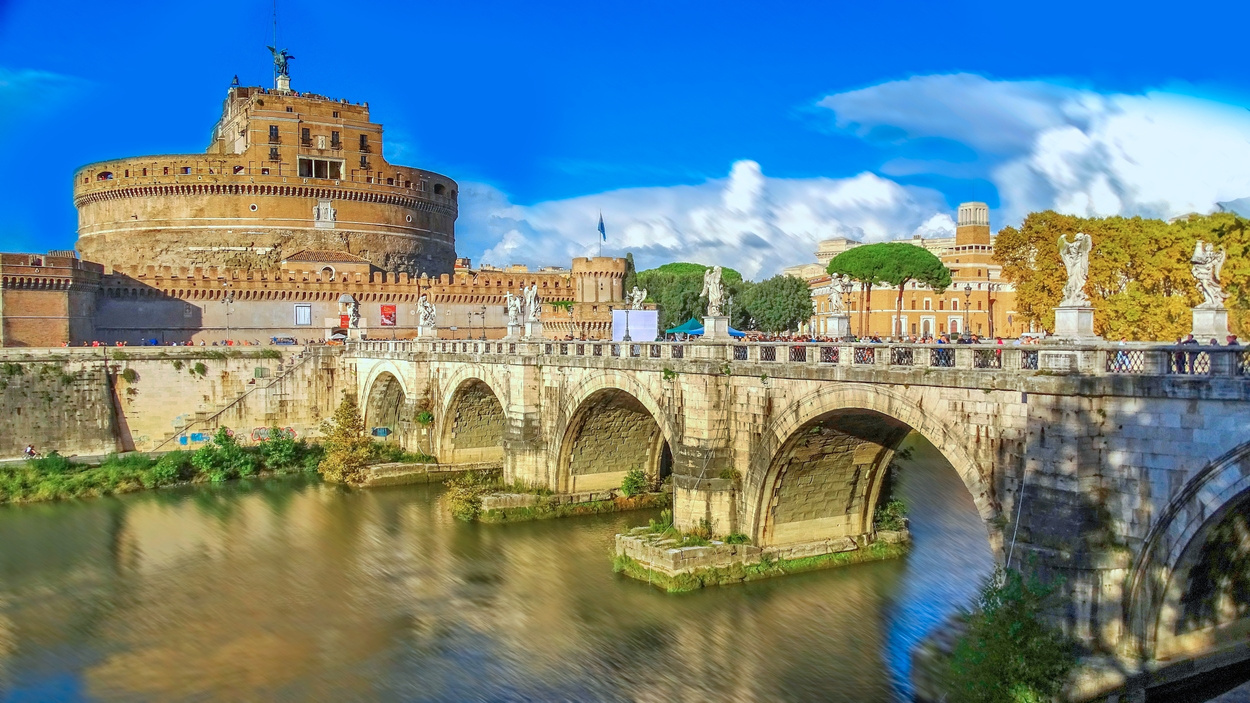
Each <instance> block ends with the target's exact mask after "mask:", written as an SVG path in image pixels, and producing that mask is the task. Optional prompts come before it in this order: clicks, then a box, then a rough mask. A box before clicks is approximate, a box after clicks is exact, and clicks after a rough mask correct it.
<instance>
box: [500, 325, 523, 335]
mask: <svg viewBox="0 0 1250 703" xmlns="http://www.w3.org/2000/svg"><path fill="white" fill-rule="evenodd" d="M520 337H521V325H520V323H517V324H515V325H514V324H511V323H509V324H508V335H507V336H506V337H504V339H519V338H520Z"/></svg>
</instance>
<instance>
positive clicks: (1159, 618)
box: [1124, 442, 1250, 659]
mask: <svg viewBox="0 0 1250 703" xmlns="http://www.w3.org/2000/svg"><path fill="white" fill-rule="evenodd" d="M1213 566H1214V567H1216V568H1212V567H1213ZM1213 577H1214V578H1213ZM1125 615H1126V629H1127V632H1126V633H1125V634H1126V637H1125V638H1124V642H1125V649H1126V650H1127V651H1128V652H1129V653H1131V654H1133V655H1136V656H1143V657H1146V658H1148V659H1168V658H1172V657H1175V656H1182V657H1183V655H1186V654H1192V653H1193V652H1196V651H1202V652H1209V651H1212V650H1214V649H1217V648H1221V647H1223V646H1226V645H1231V644H1233V643H1239V644H1241V643H1244V642H1245V639H1246V637H1247V634H1250V442H1245V443H1242V444H1240V445H1238V446H1237V447H1235V448H1234V449H1232V450H1230V451H1229V452H1227V453H1225V454H1224V455H1222V456H1220V457H1219V458H1217V459H1215V460H1214V461H1212V462H1210V463H1209V464H1207V466H1206V467H1204V468H1203V469H1202V470H1200V471H1199V472H1198V473H1197V475H1196V476H1195V477H1194V478H1193V479H1191V480H1190V481H1189V483H1188V484H1186V486H1185V488H1184V489H1183V490H1182V491H1181V492H1180V493H1179V494H1177V496H1176V497H1175V498H1174V499H1172V501H1171V502H1169V503H1168V505H1167V506H1166V507H1165V508H1164V509H1163V510H1162V511H1161V512H1160V513H1159V516H1158V518H1157V519H1156V520H1155V521H1154V523H1153V526H1152V527H1151V529H1150V532H1148V533H1147V535H1146V539H1145V541H1144V542H1143V545H1142V549H1141V550H1140V552H1139V553H1138V556H1137V559H1136V560H1135V562H1134V564H1133V567H1132V570H1131V571H1130V572H1129V576H1128V579H1127V581H1126V589H1125Z"/></svg>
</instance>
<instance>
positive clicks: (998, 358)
mask: <svg viewBox="0 0 1250 703" xmlns="http://www.w3.org/2000/svg"><path fill="white" fill-rule="evenodd" d="M972 367H973V368H977V369H1001V368H1002V367H1003V350H1002V349H973V350H972Z"/></svg>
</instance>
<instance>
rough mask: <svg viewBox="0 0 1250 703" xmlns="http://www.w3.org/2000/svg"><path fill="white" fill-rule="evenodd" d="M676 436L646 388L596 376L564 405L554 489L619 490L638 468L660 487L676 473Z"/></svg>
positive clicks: (620, 377)
mask: <svg viewBox="0 0 1250 703" xmlns="http://www.w3.org/2000/svg"><path fill="white" fill-rule="evenodd" d="M569 409H571V410H569ZM676 436H677V435H676V433H675V431H674V427H673V425H672V421H671V418H670V417H669V415H668V414H667V413H665V412H663V411H662V409H661V408H660V406H659V404H658V403H657V402H656V401H655V398H654V395H653V393H652V392H650V390H649V389H648V388H647V387H646V386H644V385H643V384H641V383H639V382H638V381H637V380H636V379H634V378H633V377H631V376H629V375H626V374H621V373H616V372H604V373H596V374H593V375H591V376H590V377H588V378H586V379H585V380H583V381H582V382H581V383H579V384H578V385H576V386H575V387H573V388H572V389H571V390H570V391H569V393H568V394H567V396H566V397H565V399H564V402H562V403H561V410H560V415H559V418H558V419H557V423H556V431H555V432H554V433H553V437H554V438H555V441H556V442H557V443H558V444H557V445H556V446H555V447H553V448H552V450H553V454H554V456H556V457H557V459H556V477H555V479H556V489H557V490H558V491H560V492H563V493H574V492H581V491H603V490H608V489H611V488H617V487H619V486H620V485H621V480H622V479H623V478H624V477H625V474H626V473H627V472H628V471H629V470H631V469H634V468H640V469H642V470H643V471H645V472H646V473H647V475H648V477H650V478H651V480H652V481H653V482H658V481H660V480H662V479H663V477H664V476H666V475H667V474H668V473H670V472H671V470H672V457H673V439H674V437H676Z"/></svg>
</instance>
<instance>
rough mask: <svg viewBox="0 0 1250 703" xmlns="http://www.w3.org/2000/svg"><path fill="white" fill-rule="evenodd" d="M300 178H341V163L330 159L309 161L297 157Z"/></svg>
mask: <svg viewBox="0 0 1250 703" xmlns="http://www.w3.org/2000/svg"><path fill="white" fill-rule="evenodd" d="M299 175H300V178H332V179H335V180H338V179H340V178H342V177H343V162H342V161H336V160H332V159H309V158H305V157H303V156H301V157H299Z"/></svg>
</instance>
